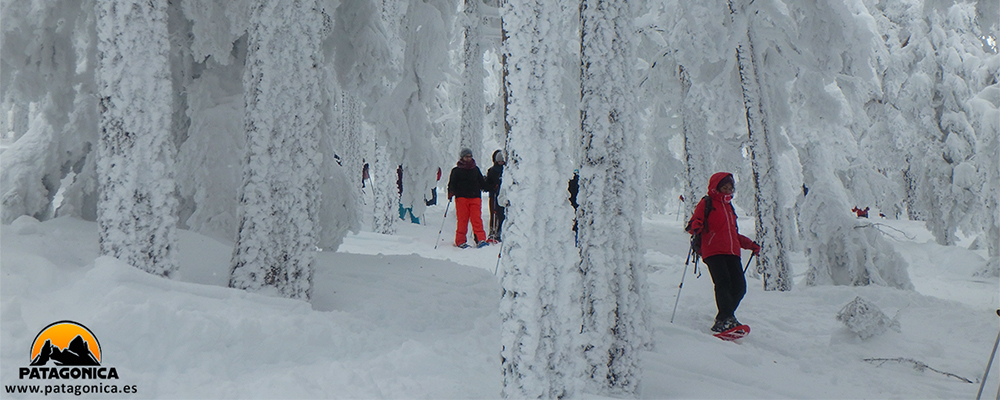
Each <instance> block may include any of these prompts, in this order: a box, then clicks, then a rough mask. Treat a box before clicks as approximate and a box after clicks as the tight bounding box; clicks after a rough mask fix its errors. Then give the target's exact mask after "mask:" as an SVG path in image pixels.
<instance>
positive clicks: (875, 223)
mask: <svg viewBox="0 0 1000 400" xmlns="http://www.w3.org/2000/svg"><path fill="white" fill-rule="evenodd" d="M881 226H884V227H886V228H889V229H892V230H894V231H896V232H899V233H900V234H902V235H903V237H905V238H907V239H909V240H913V239H916V236H911V235H908V234H907V233H906V232H903V231H901V230H899V229H896V228H893V227H891V226H889V225H886V224H880V223H878V222H873V223H870V224H861V225H858V226H855V227H854V229H858V228H875V229H878V231H879V232H882V234H883V235H886V236H888V237H891V238H893V239H895V240H899V239H897V238H896V236H895V235H893V234H891V233H889V232H886V231H884V230H882V228H880V227H881Z"/></svg>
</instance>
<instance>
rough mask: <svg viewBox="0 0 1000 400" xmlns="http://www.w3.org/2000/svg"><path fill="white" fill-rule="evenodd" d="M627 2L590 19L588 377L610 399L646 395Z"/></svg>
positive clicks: (589, 5) (584, 103)
mask: <svg viewBox="0 0 1000 400" xmlns="http://www.w3.org/2000/svg"><path fill="white" fill-rule="evenodd" d="M632 18H633V16H632V13H631V8H630V6H629V3H628V2H627V1H626V0H585V1H582V2H581V4H580V21H581V27H582V31H581V37H580V39H581V67H580V68H581V101H580V104H581V111H580V119H581V121H580V124H581V127H582V137H581V141H580V153H581V156H580V162H581V166H580V182H579V185H580V187H579V194H578V196H577V203H579V209H578V211H577V220H578V222H579V223H578V246H579V248H580V258H581V263H580V270H581V271H582V272H583V331H582V332H583V334H584V341H585V345H584V356H585V358H586V362H587V366H586V371H585V373H586V374H587V376H588V377H589V379H590V381H591V385H592V386H593V387H594V388H595V389H596V390H597V391H598V392H599V393H603V394H614V395H630V396H634V395H636V394H637V389H638V387H639V382H640V380H641V378H642V373H641V368H640V357H639V355H640V353H641V350H642V348H643V345H644V344H645V343H647V342H648V340H647V338H646V321H645V319H644V311H645V310H644V308H645V298H644V296H645V287H644V286H645V273H644V270H643V269H644V265H643V255H642V253H641V252H640V251H639V243H640V236H641V232H642V226H641V222H642V211H643V206H644V203H645V201H644V199H643V196H642V192H643V190H642V188H641V183H642V181H641V179H640V176H639V173H638V167H637V163H636V157H635V153H637V152H638V149H637V148H636V144H637V143H638V140H637V137H638V123H637V118H638V115H637V113H636V110H637V107H636V104H635V92H634V90H633V86H634V81H633V76H634V74H633V70H634V63H635V50H634V48H633V46H634V45H633V44H632V42H631V41H630V40H629V36H631V34H632V33H633V29H632Z"/></svg>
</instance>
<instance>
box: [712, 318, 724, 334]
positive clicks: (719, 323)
mask: <svg viewBox="0 0 1000 400" xmlns="http://www.w3.org/2000/svg"><path fill="white" fill-rule="evenodd" d="M725 330H726V321H724V320H715V325H712V332H722V331H725Z"/></svg>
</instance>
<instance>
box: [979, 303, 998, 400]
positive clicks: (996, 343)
mask: <svg viewBox="0 0 1000 400" xmlns="http://www.w3.org/2000/svg"><path fill="white" fill-rule="evenodd" d="M997 316H998V317H1000V310H997ZM998 344H1000V332H997V341H996V342H994V343H993V352H992V353H990V361H989V362H988V363H986V372H983V380H982V382H980V383H979V393H978V394H976V400H979V399H980V398H981V397H983V387H985V386H986V377H987V376H989V375H990V366H992V365H993V357H995V356H996V355H997V345H998ZM997 397H998V398H1000V389H997Z"/></svg>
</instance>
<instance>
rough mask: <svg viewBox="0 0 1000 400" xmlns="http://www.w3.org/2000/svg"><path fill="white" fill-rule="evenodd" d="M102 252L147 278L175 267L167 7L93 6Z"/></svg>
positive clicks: (107, 2) (118, 0) (105, 1)
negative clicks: (99, 118) (96, 51)
mask: <svg viewBox="0 0 1000 400" xmlns="http://www.w3.org/2000/svg"><path fill="white" fill-rule="evenodd" d="M96 6H97V13H96V14H97V36H98V38H99V42H98V59H99V61H100V67H99V70H98V82H99V93H100V99H101V102H100V107H101V123H100V127H101V132H100V135H101V138H100V145H99V147H98V157H99V159H98V164H97V173H98V177H99V182H100V190H101V198H100V202H99V203H98V208H97V220H98V224H99V225H100V230H99V233H100V247H101V253H102V254H105V255H110V256H114V257H117V258H119V259H121V260H122V261H125V262H127V263H129V264H131V265H134V266H136V267H138V268H139V269H142V270H145V271H147V272H149V273H152V274H156V275H162V276H167V277H169V276H170V275H171V274H172V273H173V272H174V271H175V270H176V269H177V264H176V261H175V260H174V256H173V253H174V248H175V247H176V243H177V238H176V224H177V218H176V216H175V214H174V213H175V210H176V207H177V201H176V199H175V198H174V192H175V190H176V184H175V183H174V157H175V155H176V149H175V148H174V143H173V140H172V137H171V135H170V129H171V122H170V116H171V92H172V87H171V81H170V67H169V63H168V60H169V55H168V52H169V51H170V42H169V40H168V37H167V36H168V35H167V2H166V1H165V0H164V1H128V0H100V1H98V2H97V5H96Z"/></svg>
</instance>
